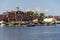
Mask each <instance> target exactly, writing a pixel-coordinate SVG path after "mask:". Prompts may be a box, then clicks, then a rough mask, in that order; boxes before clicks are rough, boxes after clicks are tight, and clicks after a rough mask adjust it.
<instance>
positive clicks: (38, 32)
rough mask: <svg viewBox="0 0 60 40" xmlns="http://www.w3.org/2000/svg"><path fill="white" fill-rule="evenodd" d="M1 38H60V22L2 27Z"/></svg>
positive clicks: (9, 39) (25, 39)
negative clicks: (51, 24)
mask: <svg viewBox="0 0 60 40" xmlns="http://www.w3.org/2000/svg"><path fill="white" fill-rule="evenodd" d="M0 40H60V24H59V25H53V26H34V27H18V26H17V27H14V26H13V27H8V26H7V27H3V28H0Z"/></svg>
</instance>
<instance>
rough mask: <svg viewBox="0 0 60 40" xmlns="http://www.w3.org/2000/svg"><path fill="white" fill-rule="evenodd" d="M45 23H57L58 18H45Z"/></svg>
mask: <svg viewBox="0 0 60 40" xmlns="http://www.w3.org/2000/svg"><path fill="white" fill-rule="evenodd" d="M43 22H44V23H56V19H55V18H45V19H44V20H43Z"/></svg>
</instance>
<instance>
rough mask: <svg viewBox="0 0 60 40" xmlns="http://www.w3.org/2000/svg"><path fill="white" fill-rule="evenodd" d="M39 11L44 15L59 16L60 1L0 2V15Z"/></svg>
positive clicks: (1, 0) (21, 0)
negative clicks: (17, 8) (7, 12)
mask: <svg viewBox="0 0 60 40" xmlns="http://www.w3.org/2000/svg"><path fill="white" fill-rule="evenodd" d="M16 7H19V8H20V9H19V10H20V11H25V10H33V11H36V10H39V12H44V14H45V15H53V16H54V15H55V16H60V0H0V14H2V13H3V12H6V11H14V10H16Z"/></svg>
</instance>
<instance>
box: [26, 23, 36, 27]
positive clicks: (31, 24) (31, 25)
mask: <svg viewBox="0 0 60 40" xmlns="http://www.w3.org/2000/svg"><path fill="white" fill-rule="evenodd" d="M34 26H36V25H35V24H34V23H30V24H28V25H27V27H34Z"/></svg>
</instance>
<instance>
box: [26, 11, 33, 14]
mask: <svg viewBox="0 0 60 40" xmlns="http://www.w3.org/2000/svg"><path fill="white" fill-rule="evenodd" d="M26 13H27V14H29V15H33V14H34V12H33V11H27V12H26Z"/></svg>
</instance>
